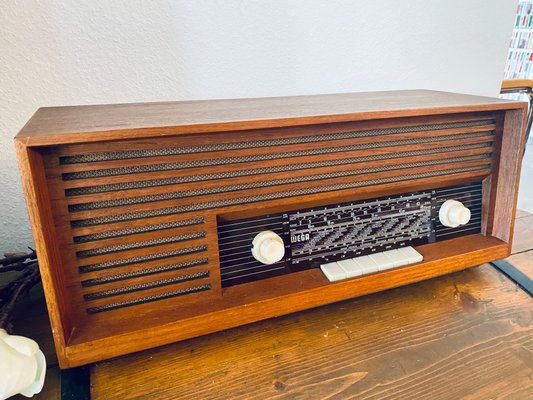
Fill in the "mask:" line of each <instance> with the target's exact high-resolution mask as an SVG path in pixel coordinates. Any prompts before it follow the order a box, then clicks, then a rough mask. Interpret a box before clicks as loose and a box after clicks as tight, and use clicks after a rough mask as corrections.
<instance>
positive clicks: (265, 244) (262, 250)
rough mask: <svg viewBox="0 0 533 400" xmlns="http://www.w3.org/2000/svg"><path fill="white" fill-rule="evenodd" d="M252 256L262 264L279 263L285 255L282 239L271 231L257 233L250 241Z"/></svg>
mask: <svg viewBox="0 0 533 400" xmlns="http://www.w3.org/2000/svg"><path fill="white" fill-rule="evenodd" d="M252 255H253V256H254V258H255V259H256V260H257V261H259V262H261V263H263V264H274V263H277V262H278V261H281V260H282V259H283V256H284V255H285V245H284V244H283V239H282V238H281V237H280V236H279V235H278V234H277V233H275V232H272V231H263V232H260V233H258V234H257V235H255V237H254V240H253V241H252Z"/></svg>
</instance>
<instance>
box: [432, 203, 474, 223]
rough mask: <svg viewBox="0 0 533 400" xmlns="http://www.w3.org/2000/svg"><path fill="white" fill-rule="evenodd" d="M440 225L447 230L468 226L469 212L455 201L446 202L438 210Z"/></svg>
mask: <svg viewBox="0 0 533 400" xmlns="http://www.w3.org/2000/svg"><path fill="white" fill-rule="evenodd" d="M439 220H440V223H441V224H442V225H444V226H447V227H449V228H457V227H458V226H459V225H465V224H468V221H470V210H469V209H468V208H467V207H465V206H464V205H463V203H461V202H460V201H457V200H446V201H445V202H444V203H442V206H440V209H439Z"/></svg>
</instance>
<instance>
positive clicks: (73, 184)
mask: <svg viewBox="0 0 533 400" xmlns="http://www.w3.org/2000/svg"><path fill="white" fill-rule="evenodd" d="M526 107H527V105H526V103H522V102H512V101H504V100H499V99H495V98H484V97H478V96H468V95H460V94H452V93H444V92H435V91H424V90H420V91H396V92H377V93H348V94H335V95H317V96H299V97H279V98H257V99H237V100H210V101H187V102H168V103H146V104H120V105H96V106H76V107H51V108H41V109H39V110H38V111H37V112H36V113H35V115H34V116H33V117H32V118H31V120H30V121H29V122H28V123H27V124H26V126H25V127H24V128H23V129H22V130H21V132H20V133H19V134H18V135H17V137H16V147H17V152H18V157H19V162H20V170H21V175H22V182H23V186H24V191H25V195H26V200H27V205H28V210H29V215H30V220H31V225H32V229H33V235H34V239H35V244H36V247H37V254H38V259H39V265H40V269H41V274H42V280H43V285H44V289H45V294H46V301H47V306H48V311H49V314H50V319H51V323H52V328H53V334H54V340H55V345H56V349H57V353H58V358H59V363H60V366H61V367H62V368H67V367H73V366H78V365H82V364H86V363H90V362H95V361H99V360H102V359H106V358H110V357H114V356H118V355H121V354H125V353H129V352H133V351H139V350H143V349H147V348H150V347H154V346H159V345H163V344H166V343H170V342H173V341H178V340H183V339H187V338H191V337H194V336H199V335H204V334H208V333H211V332H215V331H218V330H222V329H226V328H231V327H234V326H238V325H242V324H247V323H251V322H254V321H258V320H261V319H265V318H271V317H275V316H279V315H282V314H287V313H291V312H295V311H298V310H303V309H306V308H310V307H315V306H319V305H322V304H326V303H330V302H335V301H339V300H343V299H347V298H351V297H354V296H360V295H363V294H366V293H371V292H376V291H379V290H384V289H388V288H392V287H396V286H399V285H405V284H408V283H411V282H415V281H420V280H422V279H427V278H431V277H435V276H438V275H442V274H446V273H449V272H452V271H457V270H460V269H463V268H467V267H472V266H476V265H479V264H482V263H484V262H488V261H491V260H495V259H499V258H503V257H506V256H507V255H508V254H509V251H510V247H511V241H512V231H513V217H514V213H515V204H516V194H517V185H518V178H519V172H520V159H521V154H522V148H523V140H524V130H523V128H522V127H523V122H524V119H525V115H526V111H527V110H526ZM396 256H398V257H400V258H401V257H404V258H403V259H402V260H403V261H402V260H400V261H398V260H397V259H395V257H396Z"/></svg>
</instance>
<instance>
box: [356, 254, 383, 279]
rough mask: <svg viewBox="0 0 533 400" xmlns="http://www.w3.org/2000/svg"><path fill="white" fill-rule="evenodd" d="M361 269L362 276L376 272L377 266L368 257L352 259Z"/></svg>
mask: <svg viewBox="0 0 533 400" xmlns="http://www.w3.org/2000/svg"><path fill="white" fill-rule="evenodd" d="M353 260H354V261H355V262H356V263H357V264H359V266H360V267H361V271H362V273H363V275H366V274H372V273H374V272H378V264H377V263H376V262H375V261H374V260H373V259H371V258H370V257H369V256H362V257H357V258H354V259H353Z"/></svg>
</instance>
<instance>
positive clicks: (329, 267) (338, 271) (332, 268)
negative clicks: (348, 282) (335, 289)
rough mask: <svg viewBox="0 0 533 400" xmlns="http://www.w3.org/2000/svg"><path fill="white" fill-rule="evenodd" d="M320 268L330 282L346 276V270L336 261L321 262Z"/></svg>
mask: <svg viewBox="0 0 533 400" xmlns="http://www.w3.org/2000/svg"><path fill="white" fill-rule="evenodd" d="M320 269H321V270H322V272H323V273H324V275H326V278H328V280H329V281H330V282H335V281H340V280H342V279H346V278H347V276H346V272H345V271H344V270H343V269H342V268H341V266H340V265H339V264H338V263H336V262H332V263H328V264H322V265H321V266H320Z"/></svg>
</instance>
